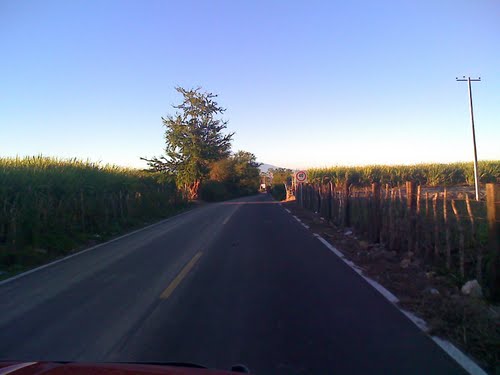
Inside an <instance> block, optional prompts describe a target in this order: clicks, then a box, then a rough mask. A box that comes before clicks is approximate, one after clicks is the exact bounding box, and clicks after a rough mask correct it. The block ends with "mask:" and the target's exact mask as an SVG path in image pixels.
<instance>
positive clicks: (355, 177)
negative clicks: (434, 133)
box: [308, 160, 500, 187]
mask: <svg viewBox="0 0 500 375" xmlns="http://www.w3.org/2000/svg"><path fill="white" fill-rule="evenodd" d="M478 169H479V180H480V182H481V183H488V182H493V183H500V160H491V161H479V167H478ZM308 177H309V180H310V181H320V180H322V179H323V178H324V177H328V178H329V179H330V180H331V181H333V182H335V183H340V182H345V181H346V179H347V181H348V183H349V184H352V185H354V186H369V185H371V183H373V182H379V183H381V184H389V186H391V187H394V186H399V185H404V184H405V182H406V181H410V180H411V181H416V182H417V183H418V184H419V185H427V186H453V185H464V184H466V185H473V184H474V166H473V163H472V162H470V163H465V162H461V163H448V164H445V163H430V164H414V165H367V166H359V167H356V166H353V167H346V166H337V167H327V168H310V169H308Z"/></svg>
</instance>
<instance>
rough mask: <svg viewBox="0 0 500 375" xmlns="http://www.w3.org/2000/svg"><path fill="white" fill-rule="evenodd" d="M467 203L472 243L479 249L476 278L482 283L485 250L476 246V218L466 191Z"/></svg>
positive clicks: (473, 246) (474, 247)
mask: <svg viewBox="0 0 500 375" xmlns="http://www.w3.org/2000/svg"><path fill="white" fill-rule="evenodd" d="M465 205H466V207H467V213H468V214H469V221H470V229H471V244H472V248H473V249H475V251H477V254H476V280H477V281H478V282H479V283H480V284H482V280H483V250H482V249H481V247H480V246H476V224H475V220H474V214H473V212H472V207H471V205H470V199H469V194H467V193H465Z"/></svg>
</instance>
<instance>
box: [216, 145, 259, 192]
mask: <svg viewBox="0 0 500 375" xmlns="http://www.w3.org/2000/svg"><path fill="white" fill-rule="evenodd" d="M259 165H260V163H257V161H256V157H255V155H254V154H252V153H250V152H247V151H238V152H236V153H235V154H234V155H231V156H229V157H228V158H226V159H221V160H218V161H216V162H214V163H212V165H211V168H210V180H212V181H217V182H221V183H224V184H226V186H227V187H228V189H229V190H230V191H232V192H233V193H234V194H235V195H242V194H247V193H249V192H252V191H254V190H257V189H258V186H259V181H260V178H259Z"/></svg>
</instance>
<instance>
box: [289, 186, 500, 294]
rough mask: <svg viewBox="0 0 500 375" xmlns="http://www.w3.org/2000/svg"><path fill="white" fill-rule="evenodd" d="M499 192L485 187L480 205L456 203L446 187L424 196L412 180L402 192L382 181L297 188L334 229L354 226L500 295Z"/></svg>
mask: <svg viewBox="0 0 500 375" xmlns="http://www.w3.org/2000/svg"><path fill="white" fill-rule="evenodd" d="M499 191H500V188H499V185H498V184H487V201H486V202H485V201H480V202H476V201H472V200H470V199H469V196H468V194H465V199H455V198H453V199H452V198H451V197H450V196H449V192H448V190H447V189H446V188H445V189H444V190H443V191H442V192H439V191H438V192H435V193H434V194H433V196H430V194H429V193H428V192H426V193H425V195H424V196H423V197H422V190H421V188H420V186H416V184H415V182H413V181H408V182H407V183H406V189H405V190H404V193H403V191H402V189H401V187H397V188H389V187H388V186H387V185H386V186H385V188H382V187H381V186H380V184H378V183H373V184H372V186H371V189H368V188H366V189H361V190H357V191H354V190H353V188H352V187H349V186H347V184H345V183H343V184H339V185H337V184H334V183H333V182H331V181H328V180H325V179H324V180H323V183H314V184H300V185H298V186H297V188H296V200H297V203H298V205H299V206H300V207H302V208H305V209H308V210H312V211H314V212H316V213H318V214H319V215H321V216H322V217H323V218H325V219H327V220H328V221H329V222H330V223H332V224H334V225H335V226H338V227H344V228H346V227H349V228H352V229H353V230H354V231H356V233H357V234H358V235H359V236H360V237H362V238H364V239H367V240H369V241H371V242H373V243H383V244H384V245H385V246H386V247H387V248H388V250H390V251H396V252H400V253H405V254H407V256H408V257H410V258H411V257H418V258H420V259H421V260H423V261H424V263H426V264H429V265H433V266H438V267H442V268H445V269H447V270H448V271H450V272H452V273H454V274H456V275H458V276H459V277H460V278H461V279H462V280H466V279H468V278H476V279H477V280H478V281H479V282H480V283H482V285H485V284H487V285H489V286H490V288H492V293H493V294H494V293H497V292H496V291H497V290H498V291H500V285H498V283H499V282H498V278H499V276H498V273H499V272H500V271H499V270H500V266H499V264H498V258H499V252H500V251H499V242H500V232H499V229H498V228H499V226H500V225H499V216H500V208H499V204H500V203H499V201H500V197H499ZM485 254H488V262H487V263H488V265H486V264H485V263H486V262H484V259H483V258H484V256H485ZM486 267H487V268H488V269H485V268H486ZM485 271H486V273H487V276H485Z"/></svg>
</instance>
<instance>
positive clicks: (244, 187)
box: [143, 87, 259, 201]
mask: <svg viewBox="0 0 500 375" xmlns="http://www.w3.org/2000/svg"><path fill="white" fill-rule="evenodd" d="M176 90H177V92H179V93H180V94H181V95H182V103H181V104H179V105H176V106H174V109H175V110H176V112H175V114H173V115H169V116H167V117H166V118H162V120H163V125H164V127H165V154H164V155H163V156H159V157H153V158H143V160H146V161H147V162H148V165H149V166H150V168H151V170H153V171H157V172H162V173H164V174H166V175H169V176H172V177H173V178H174V180H175V181H176V183H177V187H178V188H179V189H180V190H181V191H182V192H183V194H184V196H185V197H186V199H188V200H195V199H198V198H199V197H200V193H201V194H202V196H201V198H202V199H205V200H209V201H214V200H223V199H229V198H233V197H238V196H241V195H248V194H255V193H256V192H257V191H258V188H259V169H258V167H259V164H258V163H257V162H256V158H255V155H253V154H252V153H249V152H246V151H238V152H237V153H235V154H232V153H231V141H232V137H233V135H234V133H227V132H225V130H226V128H227V121H225V120H223V119H222V118H220V116H222V114H223V113H224V112H225V109H224V108H222V107H221V106H220V105H219V104H218V103H217V102H216V101H215V99H216V98H217V95H215V94H212V93H209V92H202V91H201V89H199V88H198V89H193V90H186V89H184V88H182V87H177V88H176Z"/></svg>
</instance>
